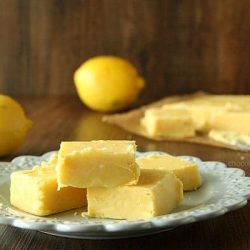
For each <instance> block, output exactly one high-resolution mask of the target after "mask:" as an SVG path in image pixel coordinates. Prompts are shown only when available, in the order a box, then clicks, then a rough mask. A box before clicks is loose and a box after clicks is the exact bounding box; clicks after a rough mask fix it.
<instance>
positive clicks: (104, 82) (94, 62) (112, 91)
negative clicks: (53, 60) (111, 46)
mask: <svg viewBox="0 0 250 250" xmlns="http://www.w3.org/2000/svg"><path fill="white" fill-rule="evenodd" d="M74 82H75V85H76V89H77V92H78V95H79V97H80V99H81V100H82V101H83V102H84V103H85V104H86V105H87V106H88V107H90V108H92V109H94V110H97V111H101V112H110V111H118V110H122V109H124V108H126V107H128V106H129V105H130V104H132V103H133V102H134V101H135V100H136V98H137V96H138V94H139V93H140V91H141V90H142V89H143V87H144V79H143V78H142V77H140V76H139V74H138V72H137V70H136V68H135V67H134V66H133V65H132V64H130V63H129V62H128V61H126V60H124V59H122V58H119V57H115V56H97V57H93V58H91V59H89V60H87V61H86V62H85V63H84V64H82V65H81V66H80V67H79V68H78V69H77V70H76V72H75V74H74Z"/></svg>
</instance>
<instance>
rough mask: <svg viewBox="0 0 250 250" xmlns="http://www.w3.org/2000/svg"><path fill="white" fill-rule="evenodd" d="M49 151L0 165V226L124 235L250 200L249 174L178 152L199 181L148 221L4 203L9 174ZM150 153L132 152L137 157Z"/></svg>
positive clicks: (155, 230)
mask: <svg viewBox="0 0 250 250" xmlns="http://www.w3.org/2000/svg"><path fill="white" fill-rule="evenodd" d="M53 153H55V152H49V153H47V154H45V155H43V156H41V157H36V156H19V157H17V158H15V159H14V160H13V161H12V162H10V163H9V162H1V163H0V223H1V224H6V225H12V226H15V227H19V228H25V229H31V230H39V231H43V232H45V233H50V234H54V235H58V236H64V237H72V238H85V239H110V238H127V237H136V236H140V235H147V234H153V233H158V232H161V231H166V230H170V229H173V228H175V227H177V226H180V225H183V224H188V223H192V222H195V221H200V220H204V219H209V218H213V217H216V216H219V215H222V214H225V213H226V212H228V211H230V210H234V209H238V208H240V207H242V206H244V205H246V203H247V199H249V198H250V178H249V177H245V173H244V171H242V170H241V169H237V168H227V167H226V166H225V165H224V164H223V163H221V162H214V161H213V162H212V161H210V162H203V161H201V160H200V159H198V158H196V157H192V156H180V158H182V159H186V160H189V161H193V162H196V163H197V164H198V165H199V167H200V171H201V175H202V179H203V185H202V187H201V188H199V189H198V190H196V191H193V192H186V193H185V195H184V200H183V202H182V203H181V205H180V206H179V207H178V208H177V209H175V210H174V211H172V213H170V214H166V215H163V216H158V217H155V218H152V219H148V220H134V221H126V220H112V219H94V218H89V217H87V216H86V215H85V213H84V211H86V208H84V209H77V210H71V211H68V212H65V213H59V214H56V215H52V216H48V217H38V216H33V215H30V214H27V213H24V212H22V211H20V210H18V209H16V208H14V207H12V206H11V205H10V202H9V186H10V183H9V176H10V173H11V172H13V171H16V170H19V169H28V168H32V167H33V166H34V165H36V164H38V163H40V162H41V161H42V160H48V158H49V157H50V156H51V155H52V154H53ZM151 153H152V152H146V153H139V152H138V153H137V157H140V156H145V155H147V154H151ZM154 153H158V154H159V153H161V152H154Z"/></svg>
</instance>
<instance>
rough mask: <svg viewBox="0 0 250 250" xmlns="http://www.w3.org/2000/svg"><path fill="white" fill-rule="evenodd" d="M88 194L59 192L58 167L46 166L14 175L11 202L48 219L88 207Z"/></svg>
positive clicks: (74, 190) (75, 190)
mask: <svg viewBox="0 0 250 250" xmlns="http://www.w3.org/2000/svg"><path fill="white" fill-rule="evenodd" d="M86 195H87V190H86V189H82V188H73V187H66V188H62V189H60V191H58V190H57V180H56V171H55V165H54V163H53V160H52V163H51V162H50V163H43V164H42V166H36V167H34V168H33V169H31V170H21V171H16V172H14V173H12V174H11V186H10V202H11V204H12V205H13V206H15V207H17V208H19V209H21V210H23V211H25V212H28V213H31V214H34V215H38V216H46V215H50V214H55V213H59V212H62V211H66V210H70V209H73V208H80V207H83V206H85V205H86V204H87V198H86Z"/></svg>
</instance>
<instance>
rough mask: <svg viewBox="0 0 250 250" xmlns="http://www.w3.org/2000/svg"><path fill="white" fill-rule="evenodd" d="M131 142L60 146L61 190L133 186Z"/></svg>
mask: <svg viewBox="0 0 250 250" xmlns="http://www.w3.org/2000/svg"><path fill="white" fill-rule="evenodd" d="M135 150H136V145H135V142H134V141H125V140H124V141H115V140H113V141H101V140H100V141H89V142H62V143H61V147H60V150H59V154H58V162H57V167H56V171H57V182H58V186H59V188H61V187H67V186H72V187H79V188H88V187H114V186H119V185H132V184H136V183H137V181H138V178H139V175H140V169H139V167H138V165H137V164H136V163H135Z"/></svg>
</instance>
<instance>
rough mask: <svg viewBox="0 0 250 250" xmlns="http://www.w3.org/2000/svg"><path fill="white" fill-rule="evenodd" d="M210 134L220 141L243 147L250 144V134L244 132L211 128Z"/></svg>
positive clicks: (212, 137)
mask: <svg viewBox="0 0 250 250" xmlns="http://www.w3.org/2000/svg"><path fill="white" fill-rule="evenodd" d="M208 136H209V137H210V138H211V139H213V140H216V141H218V142H222V143H225V144H230V145H233V146H236V145H238V146H239V144H241V146H242V147H244V146H248V145H250V134H242V133H238V132H235V131H224V130H211V131H209V134H208Z"/></svg>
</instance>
